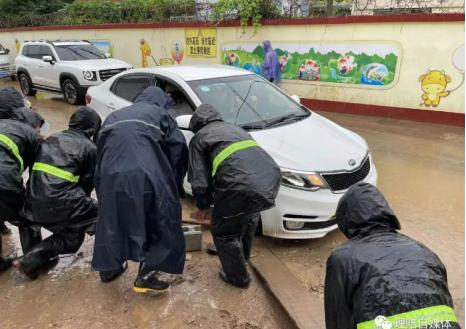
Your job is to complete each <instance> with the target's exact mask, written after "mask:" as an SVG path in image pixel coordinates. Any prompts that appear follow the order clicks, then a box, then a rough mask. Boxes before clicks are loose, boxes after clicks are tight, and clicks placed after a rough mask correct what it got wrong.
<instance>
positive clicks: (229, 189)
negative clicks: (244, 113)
mask: <svg viewBox="0 0 466 329" xmlns="http://www.w3.org/2000/svg"><path fill="white" fill-rule="evenodd" d="M189 129H190V130H191V131H192V132H193V133H195V136H194V137H193V139H192V140H191V142H190V144H189V167H188V180H189V182H190V183H191V186H192V191H193V195H194V198H195V200H196V205H197V207H198V208H199V209H200V211H199V212H198V214H197V215H194V217H197V218H199V219H205V218H206V217H207V213H208V212H209V209H210V206H211V204H213V205H214V208H213V213H212V217H213V220H212V228H211V229H212V235H213V240H214V244H215V247H216V249H217V252H218V256H219V258H220V262H221V264H222V268H223V270H221V271H220V272H219V276H220V278H221V279H222V280H223V281H225V282H227V283H229V284H232V285H234V286H237V287H241V288H247V287H248V286H249V283H250V281H251V279H250V277H249V274H248V272H247V268H246V262H247V261H248V260H249V257H250V253H251V246H252V240H253V237H254V234H255V231H256V229H257V225H258V222H259V216H260V215H259V213H260V212H261V211H264V210H266V209H269V208H272V207H273V206H274V205H275V198H276V196H277V193H278V189H279V187H280V180H281V173H280V168H279V167H278V166H277V164H276V163H275V161H274V160H273V159H272V158H271V157H270V156H269V155H268V154H267V153H266V152H265V151H264V150H263V149H262V148H260V147H259V145H258V144H257V143H256V141H255V140H254V139H252V137H251V135H250V134H249V133H247V132H246V131H244V130H243V129H241V128H240V127H237V126H235V125H233V124H229V123H226V122H224V121H223V119H222V117H221V115H220V114H219V112H217V111H216V110H215V109H214V108H213V107H212V106H211V105H209V104H202V105H201V106H199V107H198V108H197V110H196V111H195V112H194V115H193V117H192V118H191V121H190V124H189Z"/></svg>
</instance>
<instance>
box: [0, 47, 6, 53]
mask: <svg viewBox="0 0 466 329" xmlns="http://www.w3.org/2000/svg"><path fill="white" fill-rule="evenodd" d="M0 54H2V55H4V54H6V49H5V48H4V47H3V46H2V45H0Z"/></svg>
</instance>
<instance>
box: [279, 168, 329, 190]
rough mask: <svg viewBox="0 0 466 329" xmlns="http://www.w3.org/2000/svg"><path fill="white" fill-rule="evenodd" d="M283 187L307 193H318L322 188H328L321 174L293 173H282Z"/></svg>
mask: <svg viewBox="0 0 466 329" xmlns="http://www.w3.org/2000/svg"><path fill="white" fill-rule="evenodd" d="M282 185H283V186H286V187H291V188H295V189H299V190H307V191H317V190H318V189H320V188H325V187H327V185H326V184H325V181H324V180H323V178H322V177H320V175H319V174H316V173H309V174H302V173H297V172H292V171H282Z"/></svg>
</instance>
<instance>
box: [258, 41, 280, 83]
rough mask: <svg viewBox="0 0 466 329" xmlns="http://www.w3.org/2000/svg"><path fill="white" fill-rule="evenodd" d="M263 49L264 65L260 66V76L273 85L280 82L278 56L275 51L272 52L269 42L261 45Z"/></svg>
mask: <svg viewBox="0 0 466 329" xmlns="http://www.w3.org/2000/svg"><path fill="white" fill-rule="evenodd" d="M262 46H263V47H264V52H265V55H264V56H265V58H264V64H263V65H262V75H263V76H264V78H266V79H267V80H269V81H273V82H274V83H277V82H280V80H281V72H280V63H279V62H278V56H277V53H276V52H275V50H273V48H272V45H271V44H270V41H268V40H266V41H264V43H263V44H262Z"/></svg>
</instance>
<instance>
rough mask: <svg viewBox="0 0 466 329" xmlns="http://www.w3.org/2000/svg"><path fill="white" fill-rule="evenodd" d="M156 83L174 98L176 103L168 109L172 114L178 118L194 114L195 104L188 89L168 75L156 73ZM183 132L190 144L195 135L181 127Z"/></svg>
mask: <svg viewBox="0 0 466 329" xmlns="http://www.w3.org/2000/svg"><path fill="white" fill-rule="evenodd" d="M154 84H155V86H156V87H159V88H160V89H162V90H163V91H164V92H166V93H167V94H168V95H170V97H171V98H172V99H173V101H174V104H173V106H172V107H171V108H170V110H168V113H169V114H170V116H171V117H172V118H173V119H175V120H176V118H178V117H181V116H187V115H193V113H194V111H195V105H194V102H193V101H192V99H191V98H190V97H189V95H188V93H187V92H186V90H184V89H183V88H182V87H181V86H180V85H179V84H178V83H177V82H175V81H174V80H172V79H169V78H167V77H163V76H160V75H156V76H155V79H154ZM179 128H180V130H181V132H182V133H183V135H184V137H185V139H186V142H187V143H188V144H189V141H190V140H191V138H192V137H193V136H194V134H193V133H192V131H191V130H189V129H185V128H183V127H179Z"/></svg>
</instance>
